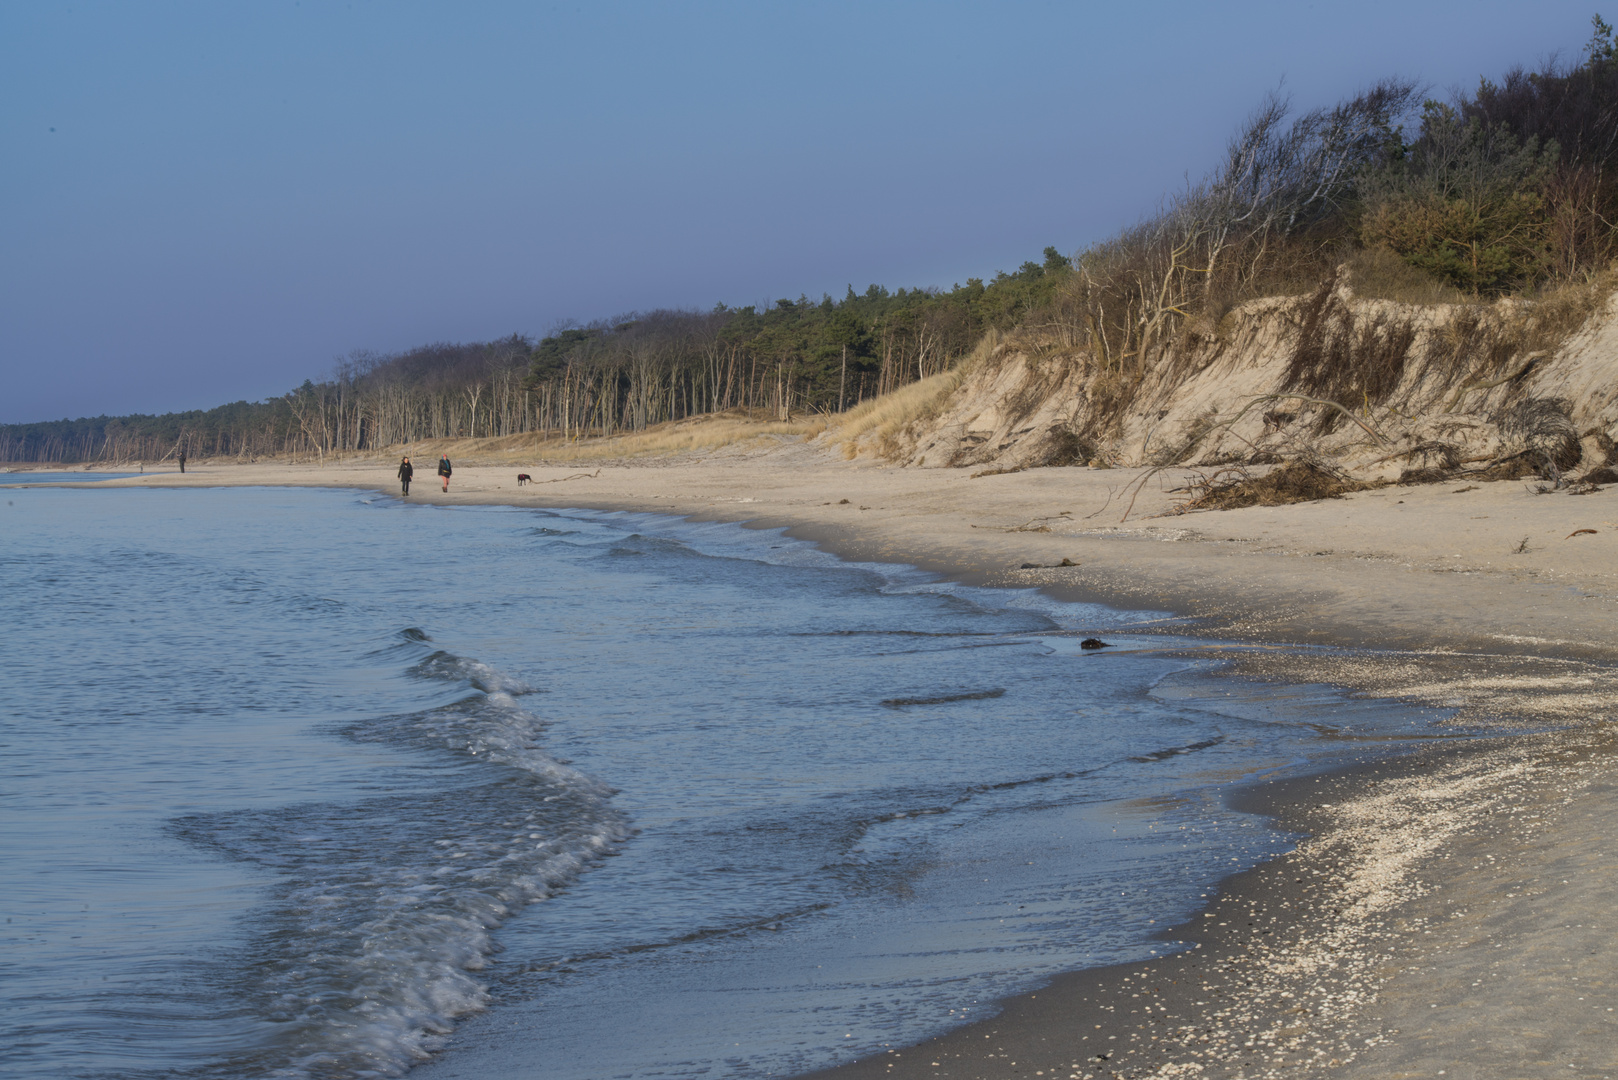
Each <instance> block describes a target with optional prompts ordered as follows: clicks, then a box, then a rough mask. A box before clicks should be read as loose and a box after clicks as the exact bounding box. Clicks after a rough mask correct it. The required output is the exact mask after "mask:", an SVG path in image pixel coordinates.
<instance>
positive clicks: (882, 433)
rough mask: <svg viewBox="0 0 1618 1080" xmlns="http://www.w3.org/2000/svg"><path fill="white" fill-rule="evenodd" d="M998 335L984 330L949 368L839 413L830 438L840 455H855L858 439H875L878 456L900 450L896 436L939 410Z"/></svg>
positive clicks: (991, 352)
mask: <svg viewBox="0 0 1618 1080" xmlns="http://www.w3.org/2000/svg"><path fill="white" fill-rule="evenodd" d="M999 344H1000V335H999V334H997V333H995V332H994V331H990V332H989V333H988V334H985V335H984V337H983V340H982V341H980V342H978V344H977V347H976V348H975V349H973V350H972V352H971V353H970V354H969V355H968V356H966V357H965V358H964V359H963V360H962V361H961V362H960V363H959V364H957V365H956V366H955V367H954V368H952V369H950V370H949V371H942V372H939V373H938V374H937V375H931V376H928V377H927V378H925V379H921V380H920V381H918V382H913V383H909V384H908V385H905V386H901V387H899V389H897V390H895V391H893V392H892V393H888V394H883V395H882V396H881V397H876V398H870V399H868V400H865V401H862V402H860V403H859V404H858V405H856V406H854V407H853V408H852V409H850V410H848V411H847V412H846V413H844V414H843V415H842V418H841V420H840V421H839V422H838V424H837V427H836V430H835V431H834V432H833V438H834V439H835V441H836V442H837V443H838V444H839V445H840V446H841V447H842V451H843V457H844V458H847V459H853V458H855V457H857V456H858V455H859V452H860V445H861V442H862V441H871V442H874V443H875V447H876V452H877V454H879V455H880V456H882V457H893V456H895V455H897V454H898V453H900V452H901V447H900V446H899V436H900V435H901V434H903V433H904V431H905V430H906V429H908V428H909V427H910V426H911V425H913V424H917V423H924V422H926V421H928V420H931V419H933V418H934V417H936V416H938V414H939V413H941V412H943V410H944V406H945V405H946V403H947V402H948V401H949V397H950V395H951V394H953V393H955V391H956V390H958V389H959V388H960V385H961V383H963V382H965V381H966V377H967V376H968V375H970V374H971V373H972V372H973V371H975V370H977V368H978V367H979V366H981V365H982V364H983V363H985V362H987V361H988V360H989V359H990V358H991V357H993V356H994V352H995V349H996V348H997V347H998V346H999Z"/></svg>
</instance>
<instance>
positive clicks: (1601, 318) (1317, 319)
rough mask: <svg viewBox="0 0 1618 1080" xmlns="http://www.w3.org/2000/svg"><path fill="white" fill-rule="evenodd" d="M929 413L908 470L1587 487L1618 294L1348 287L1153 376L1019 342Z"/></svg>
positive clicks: (1605, 411) (1198, 335)
mask: <svg viewBox="0 0 1618 1080" xmlns="http://www.w3.org/2000/svg"><path fill="white" fill-rule="evenodd" d="M1580 305H1582V306H1580ZM929 412H930V413H932V414H933V415H931V416H930V417H929V418H925V419H921V420H917V421H915V422H913V423H911V424H910V425H909V427H908V428H907V429H906V430H905V431H904V432H903V433H902V435H901V437H900V438H897V439H890V440H888V442H887V444H886V446H885V449H886V451H887V453H888V455H889V456H893V457H897V458H898V459H899V460H901V461H903V462H905V463H907V464H910V465H913V466H916V465H919V466H925V467H941V466H957V467H959V466H991V467H1000V468H1017V467H1032V466H1037V465H1067V464H1083V463H1087V462H1094V463H1097V464H1107V465H1166V464H1187V465H1202V466H1214V465H1219V464H1227V463H1247V464H1265V463H1275V462H1277V461H1281V460H1294V459H1298V458H1304V459H1308V460H1317V461H1321V462H1325V463H1329V464H1331V465H1333V466H1335V467H1337V468H1340V469H1344V470H1348V471H1350V472H1352V474H1353V475H1355V476H1358V477H1360V478H1363V479H1395V478H1398V477H1399V476H1401V475H1409V474H1411V473H1414V472H1416V471H1418V470H1436V471H1437V472H1438V473H1442V472H1447V471H1450V470H1455V469H1457V468H1465V469H1468V470H1483V471H1485V472H1487V473H1488V474H1490V475H1491V476H1492V477H1493V478H1506V477H1509V476H1530V475H1541V476H1559V475H1560V474H1562V473H1575V474H1576V473H1579V472H1587V471H1590V470H1593V469H1597V468H1602V467H1607V466H1610V465H1613V464H1615V463H1618V457H1615V455H1614V450H1613V445H1614V439H1618V296H1598V295H1594V294H1585V295H1584V296H1583V297H1582V298H1578V299H1575V300H1571V301H1570V300H1568V299H1567V298H1566V297H1564V298H1562V300H1560V301H1547V302H1544V303H1540V304H1531V303H1526V302H1523V301H1516V300H1503V301H1500V302H1498V303H1495V304H1492V305H1460V304H1455V305H1424V306H1416V305H1408V304H1400V303H1395V302H1392V301H1387V300H1377V299H1366V298H1362V297H1358V296H1356V295H1355V293H1354V290H1353V287H1352V282H1351V281H1350V280H1349V279H1348V276H1347V275H1346V273H1340V274H1339V275H1338V277H1337V278H1336V279H1334V280H1331V281H1328V282H1326V283H1325V284H1323V285H1322V286H1321V287H1320V289H1318V290H1317V291H1316V292H1315V293H1313V294H1311V295H1307V296H1300V297H1288V298H1276V299H1264V300H1257V301H1252V302H1249V303H1247V304H1244V305H1242V306H1240V307H1238V308H1236V309H1234V310H1232V311H1231V312H1230V313H1228V314H1227V315H1226V316H1225V317H1224V318H1223V319H1221V320H1220V321H1219V323H1218V324H1217V325H1208V324H1206V323H1205V324H1204V325H1203V326H1202V327H1201V328H1198V329H1193V330H1191V331H1189V332H1187V333H1185V334H1184V335H1183V336H1182V337H1181V339H1180V340H1179V341H1178V342H1176V343H1175V344H1174V346H1172V347H1171V348H1169V349H1167V350H1165V351H1164V352H1162V353H1161V354H1159V355H1157V356H1156V357H1155V358H1152V359H1149V360H1148V361H1147V362H1146V363H1145V364H1144V365H1142V364H1137V363H1135V362H1133V361H1126V362H1125V363H1124V364H1123V365H1122V366H1121V368H1119V367H1113V368H1110V369H1109V368H1106V367H1103V366H1101V365H1098V364H1097V363H1096V362H1095V361H1094V360H1093V359H1092V358H1091V357H1090V356H1089V355H1088V354H1087V353H1085V352H1083V351H1079V350H1070V349H1062V348H1054V347H1040V346H1038V345H1033V344H1030V343H1028V342H1026V341H1024V342H1016V341H1013V342H1008V343H1003V344H1001V345H999V346H998V347H996V348H995V349H994V351H993V352H992V354H991V355H989V356H987V357H985V358H983V359H981V360H979V361H978V362H977V363H976V364H975V366H973V367H972V368H970V369H969V370H967V371H966V372H964V373H963V375H962V377H961V378H960V380H959V384H958V385H957V386H956V387H955V388H954V390H953V391H951V392H950V393H948V395H947V396H946V397H945V398H944V399H942V400H941V401H939V402H938V403H936V404H935V406H934V408H933V409H931V410H929Z"/></svg>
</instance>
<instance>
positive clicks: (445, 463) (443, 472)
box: [438, 454, 450, 491]
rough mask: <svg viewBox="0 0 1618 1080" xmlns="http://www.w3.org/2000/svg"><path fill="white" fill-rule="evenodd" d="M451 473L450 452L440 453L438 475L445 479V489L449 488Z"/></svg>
mask: <svg viewBox="0 0 1618 1080" xmlns="http://www.w3.org/2000/svg"><path fill="white" fill-rule="evenodd" d="M449 474H450V467H449V455H448V454H440V455H439V457H438V475H439V476H440V477H442V478H443V480H444V490H445V491H448V490H449Z"/></svg>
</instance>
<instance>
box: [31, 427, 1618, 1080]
mask: <svg viewBox="0 0 1618 1080" xmlns="http://www.w3.org/2000/svg"><path fill="white" fill-rule="evenodd" d="M396 460H397V459H396V458H395V459H392V460H391V461H390V460H386V459H359V460H353V461H346V462H341V463H338V462H332V463H329V464H326V465H324V466H320V465H288V464H255V465H235V464H223V463H211V462H201V463H198V464H197V465H195V466H193V467H192V469H191V471H190V472H188V473H187V474H185V475H184V476H181V475H180V474H179V473H178V472H177V471H169V472H163V473H148V474H146V475H144V476H140V477H132V478H129V479H126V480H115V481H102V482H98V483H96V484H94V485H93V486H95V487H106V486H119V487H143V486H144V487H155V486H164V487H169V486H187V487H189V486H197V487H208V486H217V485H295V486H327V487H355V488H366V489H375V490H379V491H382V492H386V493H392V494H397V491H398V487H397V482H396V481H395V480H393V469H394V468H395V463H396ZM421 460H423V461H424V462H427V461H428V460H429V459H428V458H427V457H425V456H423V457H422V458H421ZM430 471H431V467H430V465H426V466H424V467H422V468H420V469H419V470H418V476H419V477H420V480H419V481H418V482H417V483H416V484H415V485H414V490H413V493H412V495H411V496H410V500H411V501H412V502H422V503H428V504H441V505H467V504H488V503H498V504H508V505H516V506H535V507H593V508H601V509H619V510H632V511H651V512H657V513H663V514H673V515H681V516H688V517H693V518H697V519H703V520H724V521H737V522H743V523H748V524H752V525H756V526H760V527H786V528H788V529H789V530H790V533H791V535H794V536H798V537H802V538H806V539H810V540H814V541H816V542H818V543H820V544H822V545H823V546H825V547H826V548H828V549H829V550H831V551H834V552H836V553H838V554H840V555H842V556H844V557H847V558H851V559H859V560H873V561H890V562H902V563H910V564H914V565H919V566H923V567H927V568H930V569H934V570H936V571H938V572H940V573H942V574H945V575H947V576H949V577H951V578H955V579H958V580H962V581H967V582H970V583H975V584H986V585H1005V586H1021V587H1031V586H1037V587H1040V588H1043V589H1045V590H1047V591H1049V592H1050V593H1052V594H1053V595H1056V596H1060V597H1063V598H1067V599H1079V600H1093V601H1099V602H1103V603H1108V604H1111V605H1114V606H1116V607H1120V608H1131V609H1149V610H1156V611H1162V612H1165V613H1166V615H1165V618H1164V619H1163V621H1162V622H1161V623H1159V624H1157V625H1158V627H1159V628H1161V629H1162V630H1164V631H1168V632H1173V633H1175V634H1181V635H1193V636H1195V635H1206V636H1208V637H1210V638H1218V639H1220V640H1225V641H1232V640H1233V641H1237V642H1242V643H1248V644H1249V645H1250V646H1251V647H1249V648H1245V649H1241V650H1237V651H1235V652H1234V653H1233V654H1232V657H1231V660H1232V665H1233V670H1235V671H1236V672H1238V673H1240V674H1242V675H1245V676H1249V677H1255V678H1266V679H1277V680H1284V681H1289V682H1330V683H1334V684H1337V685H1340V686H1345V687H1348V688H1351V689H1353V690H1356V691H1360V692H1364V693H1367V694H1371V695H1378V696H1387V697H1396V698H1400V699H1404V700H1408V701H1411V702H1415V703H1418V704H1423V705H1429V706H1439V707H1443V708H1450V709H1454V710H1455V712H1456V720H1455V722H1456V723H1457V724H1460V725H1463V726H1466V727H1468V728H1472V729H1475V728H1477V727H1483V728H1485V729H1487V728H1488V727H1489V726H1490V725H1497V726H1499V728H1500V730H1501V732H1502V734H1501V736H1500V737H1498V738H1483V739H1475V740H1467V741H1464V742H1463V741H1446V740H1442V739H1437V740H1433V741H1431V742H1429V743H1425V744H1422V745H1421V746H1420V747H1418V749H1417V751H1416V752H1413V753H1411V754H1409V755H1407V756H1405V757H1403V758H1399V759H1397V760H1394V761H1391V762H1389V761H1386V760H1384V761H1382V762H1380V763H1377V764H1365V765H1363V766H1360V767H1355V768H1349V769H1342V770H1338V771H1336V772H1333V773H1330V774H1325V775H1321V776H1311V777H1302V778H1293V779H1289V780H1285V781H1276V782H1273V783H1263V784H1259V785H1256V786H1253V787H1250V788H1248V789H1246V790H1244V791H1242V792H1240V793H1239V794H1238V795H1236V796H1235V798H1236V799H1237V800H1238V801H1240V802H1241V803H1242V804H1243V805H1244V806H1246V807H1247V808H1249V809H1253V810H1255V811H1258V812H1261V813H1266V814H1269V815H1272V816H1274V817H1276V818H1277V819H1278V820H1279V821H1280V822H1281V824H1283V825H1284V826H1286V827H1290V828H1295V829H1298V830H1300V831H1303V832H1306V833H1308V834H1309V835H1310V838H1309V839H1307V840H1305V841H1304V842H1303V843H1302V844H1301V845H1300V846H1299V848H1298V850H1297V851H1295V852H1293V853H1292V854H1289V855H1287V856H1284V857H1282V858H1279V859H1276V860H1274V861H1272V862H1271V863H1268V864H1265V865H1263V866H1260V867H1257V868H1255V869H1254V870H1252V871H1250V872H1248V873H1245V874H1242V875H1239V876H1237V877H1235V878H1232V879H1230V880H1229V881H1227V882H1226V883H1225V884H1224V886H1222V888H1221V891H1220V894H1219V898H1218V900H1217V902H1216V903H1215V904H1214V905H1213V906H1212V907H1210V908H1209V909H1208V910H1207V911H1205V912H1202V913H1199V914H1198V916H1197V917H1195V918H1193V919H1192V920H1191V923H1190V924H1188V925H1186V926H1184V927H1178V928H1174V929H1172V930H1169V931H1165V934H1164V937H1165V939H1167V940H1178V941H1187V942H1190V943H1192V944H1193V945H1194V946H1195V947H1193V948H1190V949H1188V950H1186V951H1184V952H1181V953H1178V954H1176V955H1175V956H1173V957H1170V958H1169V959H1166V960H1158V961H1151V962H1148V963H1142V964H1135V965H1125V966H1122V967H1118V968H1107V969H1101V970H1096V971H1088V972H1078V973H1073V974H1071V975H1068V976H1065V977H1063V978H1061V979H1058V980H1056V981H1055V982H1054V983H1052V984H1051V985H1050V986H1048V987H1046V988H1044V989H1042V990H1040V991H1038V992H1037V993H1034V994H1029V995H1026V996H1024V997H1021V998H1016V999H1013V1000H1010V1001H1008V1002H1006V1003H1005V1009H1004V1011H1003V1012H1002V1013H1001V1014H1000V1015H999V1016H997V1017H996V1018H994V1019H993V1020H989V1021H985V1022H983V1023H980V1024H976V1025H972V1026H969V1027H965V1028H961V1029H958V1030H957V1031H955V1032H952V1033H950V1034H949V1035H947V1036H945V1037H943V1038H940V1039H937V1040H934V1041H932V1042H929V1043H925V1044H922V1045H921V1046H918V1047H909V1048H895V1050H894V1051H892V1052H890V1053H888V1054H885V1055H880V1056H877V1057H874V1058H870V1059H867V1060H865V1061H863V1062H858V1063H855V1064H853V1065H850V1066H846V1067H843V1068H841V1069H838V1070H833V1071H834V1072H839V1073H845V1074H848V1075H850V1076H858V1077H865V1076H893V1077H920V1076H928V1077H932V1076H937V1077H952V1078H953V1077H983V1078H991V1077H1027V1076H1045V1077H1074V1076H1080V1077H1089V1076H1114V1075H1116V1076H1129V1077H1143V1076H1161V1077H1172V1076H1208V1077H1213V1076H1221V1077H1223V1076H1245V1077H1256V1076H1293V1075H1298V1074H1301V1073H1303V1072H1310V1071H1325V1072H1328V1073H1330V1074H1331V1075H1341V1076H1347V1077H1356V1078H1358V1077H1417V1076H1420V1077H1431V1076H1439V1075H1443V1076H1446V1077H1448V1078H1463V1080H1464V1078H1472V1077H1478V1078H1483V1077H1519V1076H1522V1077H1529V1076H1534V1077H1537V1076H1553V1075H1554V1076H1568V1075H1580V1076H1584V1075H1594V1076H1612V1075H1615V1074H1618V1012H1614V1011H1613V1010H1614V1009H1615V1008H1618V974H1615V973H1618V944H1615V935H1614V933H1613V931H1614V929H1615V928H1618V910H1615V908H1618V904H1615V902H1614V901H1613V899H1612V898H1613V897H1614V896H1618V872H1615V868H1614V862H1615V860H1614V857H1613V855H1614V848H1618V836H1615V829H1618V787H1615V785H1614V783H1613V778H1614V776H1615V775H1618V774H1615V771H1614V767H1613V765H1614V763H1613V757H1612V753H1613V749H1614V747H1613V745H1612V744H1613V737H1612V734H1611V732H1610V728H1611V721H1612V720H1613V719H1614V718H1615V717H1618V487H1614V488H1609V489H1605V490H1602V491H1599V492H1596V493H1593V494H1587V495H1572V494H1569V493H1568V492H1566V491H1557V492H1550V493H1544V494H1541V493H1538V492H1537V491H1536V490H1535V488H1536V486H1537V485H1536V484H1535V483H1533V482H1522V481H1515V482H1496V483H1485V484H1475V485H1474V484H1462V483H1453V484H1441V485H1427V486H1420V487H1387V488H1381V489H1378V490H1374V491H1367V492H1359V493H1356V494H1353V495H1350V496H1348V497H1346V498H1343V499H1335V500H1328V501H1324V502H1317V503H1307V504H1296V505H1291V506H1280V507H1252V508H1248V509H1243V510H1233V511H1214V512H1200V513H1193V514H1175V513H1173V511H1174V509H1175V508H1176V506H1177V505H1178V504H1179V503H1180V502H1182V501H1183V498H1184V496H1183V493H1176V492H1174V491H1173V490H1171V489H1172V488H1173V487H1175V486H1176V485H1178V484H1180V483H1181V482H1182V480H1183V477H1184V474H1185V470H1173V469H1171V470H1167V471H1163V472H1158V473H1155V474H1150V475H1148V474H1144V473H1142V472H1140V471H1136V470H1121V469H1120V470H1092V469H1085V468H1054V469H1038V470H1029V471H1026V472H1017V473H1004V474H998V475H982V476H976V477H974V476H973V475H972V474H970V473H969V472H965V471H958V470H948V469H897V468H890V467H884V466H877V465H872V464H870V463H869V462H863V461H862V462H845V461H842V460H840V459H838V458H837V457H836V456H834V455H832V454H829V453H827V452H826V451H824V450H822V449H820V448H817V447H815V446H812V445H805V444H802V443H794V442H790V441H783V442H781V443H780V444H778V445H773V446H767V447H760V446H755V447H752V448H748V449H740V448H730V449H727V450H722V451H718V452H714V453H711V454H705V455H690V456H684V457H678V458H662V459H648V460H642V461H633V462H608V463H603V464H601V465H600V466H599V467H597V466H596V465H593V464H592V465H589V466H579V465H576V464H570V465H567V466H558V467H548V466H542V465H532V464H529V465H514V464H499V465H492V464H491V465H478V464H462V465H457V467H456V470H455V475H454V478H453V480H452V482H451V492H450V493H449V494H448V495H444V494H441V493H440V491H439V485H438V483H437V482H436V478H435V477H431V476H428V475H426V474H427V473H429V472H430ZM518 471H522V472H527V473H530V474H532V476H533V478H534V481H535V482H534V483H532V484H530V485H526V486H523V487H520V488H519V487H518V486H517V484H516V473H517V472H518ZM3 483H4V476H0V484H3ZM74 486H82V485H74ZM1137 489H1138V490H1137ZM1126 510H1127V511H1128V513H1127V517H1126V516H1125V515H1126ZM1582 530H1594V531H1593V532H1588V531H1582ZM1064 559H1066V560H1068V561H1070V562H1072V563H1074V564H1076V565H1073V566H1061V565H1059V564H1060V563H1061V562H1062V561H1063V560H1064ZM1025 564H1037V565H1036V566H1033V567H1028V568H1025ZM1130 632H1131V633H1137V632H1140V631H1139V630H1138V629H1137V628H1132V629H1131V631H1130ZM1148 632H1149V630H1148ZM1271 644H1274V645H1298V644H1305V645H1325V646H1337V647H1338V648H1334V649H1330V650H1296V649H1269V648H1265V647H1264V646H1267V645H1271ZM1525 727H1531V728H1537V729H1540V730H1538V731H1537V733H1529V734H1522V733H1521V732H1522V730H1523V729H1524V728H1525ZM1103 1055H1104V1056H1103Z"/></svg>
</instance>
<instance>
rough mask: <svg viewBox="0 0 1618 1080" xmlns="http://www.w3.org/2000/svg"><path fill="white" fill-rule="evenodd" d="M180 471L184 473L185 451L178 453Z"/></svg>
mask: <svg viewBox="0 0 1618 1080" xmlns="http://www.w3.org/2000/svg"><path fill="white" fill-rule="evenodd" d="M180 471H181V472H185V451H184V450H181V451H180Z"/></svg>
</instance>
